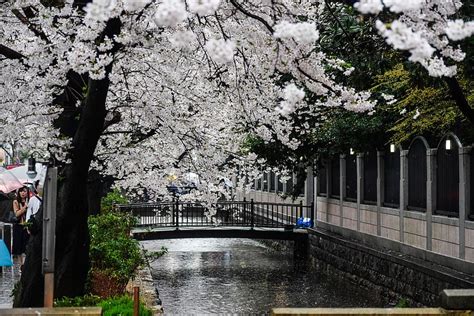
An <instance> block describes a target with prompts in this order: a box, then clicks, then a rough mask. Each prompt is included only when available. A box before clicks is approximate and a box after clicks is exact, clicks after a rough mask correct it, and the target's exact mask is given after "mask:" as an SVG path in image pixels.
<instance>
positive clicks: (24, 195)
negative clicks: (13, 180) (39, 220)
mask: <svg viewBox="0 0 474 316" xmlns="http://www.w3.org/2000/svg"><path fill="white" fill-rule="evenodd" d="M28 197H29V192H28V188H27V187H26V186H23V187H21V188H19V189H18V191H17V193H16V198H15V200H13V211H14V212H15V215H16V217H17V219H18V223H15V224H13V247H12V248H13V249H12V254H13V255H17V256H18V255H19V256H21V261H20V262H21V265H23V263H24V261H25V256H24V255H23V254H24V253H25V251H26V244H27V243H28V238H29V235H28V232H27V231H26V229H25V228H24V227H23V224H24V223H25V222H26V211H27V207H28Z"/></svg>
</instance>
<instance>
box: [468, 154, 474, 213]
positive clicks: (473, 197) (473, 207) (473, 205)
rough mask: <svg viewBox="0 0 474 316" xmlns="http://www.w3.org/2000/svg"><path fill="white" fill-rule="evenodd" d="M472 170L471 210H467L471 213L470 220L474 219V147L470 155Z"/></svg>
mask: <svg viewBox="0 0 474 316" xmlns="http://www.w3.org/2000/svg"><path fill="white" fill-rule="evenodd" d="M470 160H471V161H470V165H471V166H470V167H471V168H470V172H471V176H470V181H471V183H470V191H471V193H470V195H471V210H470V212H469V211H467V213H468V214H469V219H470V220H474V192H473V191H474V149H471V157H470Z"/></svg>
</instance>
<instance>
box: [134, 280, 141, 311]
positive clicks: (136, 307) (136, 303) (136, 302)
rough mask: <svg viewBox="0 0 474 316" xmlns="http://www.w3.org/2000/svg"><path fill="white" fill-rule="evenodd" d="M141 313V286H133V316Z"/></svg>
mask: <svg viewBox="0 0 474 316" xmlns="http://www.w3.org/2000/svg"><path fill="white" fill-rule="evenodd" d="M139 315H140V288H139V287H138V286H134V287H133V316H139Z"/></svg>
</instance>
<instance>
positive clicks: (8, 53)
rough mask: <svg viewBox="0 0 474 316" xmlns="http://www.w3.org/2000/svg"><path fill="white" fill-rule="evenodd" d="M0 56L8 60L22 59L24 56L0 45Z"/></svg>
mask: <svg viewBox="0 0 474 316" xmlns="http://www.w3.org/2000/svg"><path fill="white" fill-rule="evenodd" d="M0 54H1V55H3V56H5V57H6V58H8V59H23V58H25V56H24V55H23V54H21V53H19V52H17V51H15V50H13V49H11V48H8V47H6V46H5V45H2V44H0Z"/></svg>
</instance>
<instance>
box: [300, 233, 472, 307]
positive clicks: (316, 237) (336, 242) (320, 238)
mask: <svg viewBox="0 0 474 316" xmlns="http://www.w3.org/2000/svg"><path fill="white" fill-rule="evenodd" d="M308 252H309V253H308V259H309V260H310V263H311V266H312V267H314V268H317V269H322V270H325V271H327V272H330V273H340V274H342V275H344V276H345V277H347V278H349V279H351V280H352V281H353V282H355V283H358V284H360V285H362V286H364V287H367V288H370V289H373V290H374V291H375V292H376V293H377V294H380V295H383V296H384V297H387V298H389V299H392V300H398V299H399V298H404V299H408V300H409V301H412V302H417V303H421V304H423V305H427V306H437V305H439V294H440V292H441V291H442V290H444V289H453V288H474V277H473V275H472V274H467V273H462V272H459V271H456V270H454V269H450V268H447V267H445V266H441V265H437V264H434V263H432V262H428V261H426V260H422V259H419V258H415V257H412V256H409V255H405V254H401V253H399V252H395V251H390V250H385V249H375V248H372V247H368V246H365V245H363V244H361V243H360V242H359V241H356V240H348V239H347V238H343V237H340V236H337V235H335V234H333V233H330V232H327V231H323V230H312V229H311V230H309V246H308ZM374 294H375V293H374Z"/></svg>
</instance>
